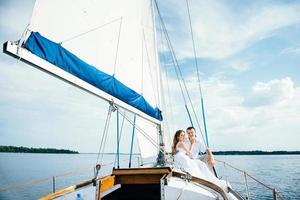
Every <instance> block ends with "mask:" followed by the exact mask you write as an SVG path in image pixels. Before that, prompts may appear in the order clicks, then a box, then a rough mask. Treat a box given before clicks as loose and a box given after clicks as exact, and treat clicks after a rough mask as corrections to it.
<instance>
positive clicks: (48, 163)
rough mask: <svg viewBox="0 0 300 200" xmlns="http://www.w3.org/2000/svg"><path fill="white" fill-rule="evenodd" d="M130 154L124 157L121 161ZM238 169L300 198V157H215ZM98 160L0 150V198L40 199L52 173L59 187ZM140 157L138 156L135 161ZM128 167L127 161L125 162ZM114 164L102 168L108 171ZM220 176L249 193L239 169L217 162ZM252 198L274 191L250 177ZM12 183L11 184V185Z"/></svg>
mask: <svg viewBox="0 0 300 200" xmlns="http://www.w3.org/2000/svg"><path fill="white" fill-rule="evenodd" d="M128 157H129V156H122V157H121V161H122V160H125V159H128ZM216 157H217V159H218V160H223V161H225V162H227V163H229V164H231V165H233V166H236V167H238V168H239V169H243V170H246V171H247V172H248V173H249V174H250V175H252V176H254V177H257V178H258V179H259V180H261V181H262V182H264V183H266V184H267V185H268V186H272V187H275V188H276V189H277V190H278V191H280V192H281V193H282V194H283V196H284V198H285V199H291V200H294V199H299V200H300V194H299V191H300V156H299V155H267V156H264V155H260V156H237V155H235V156H216ZM96 160H97V155H94V154H74V155H67V154H23V153H0V190H3V189H6V190H5V191H0V199H1V200H2V199H3V200H4V199H14V200H21V199H37V198H38V197H41V196H43V195H46V194H48V193H50V192H52V190H53V176H56V189H60V188H64V187H67V186H70V185H74V184H76V183H78V182H79V181H82V180H85V179H89V178H91V177H92V176H93V168H92V166H94V164H95V162H96ZM109 162H111V163H113V162H114V156H111V155H107V156H105V157H104V163H109ZM137 163H138V159H137V158H136V157H135V159H134V161H133V164H134V165H136V164H137ZM122 165H123V166H127V165H128V163H127V162H123V163H122ZM111 169H112V165H110V166H106V167H104V168H103V172H102V173H103V174H105V173H109V172H110V170H111ZM216 170H217V172H218V175H219V176H222V177H223V178H225V179H226V178H227V179H228V180H229V181H230V183H231V185H232V186H233V187H234V188H235V189H236V190H237V191H238V192H239V193H240V194H242V195H243V196H245V195H246V190H245V188H246V187H245V178H244V175H243V173H240V172H236V171H234V170H232V169H231V168H230V167H228V166H227V167H225V168H224V165H223V164H222V163H217V164H216ZM247 182H248V185H249V190H250V192H249V195H250V199H261V200H267V199H272V191H271V190H269V189H266V188H264V187H262V186H261V185H259V184H256V183H255V182H254V181H253V180H252V179H250V178H249V177H248V178H247ZM11 186H12V187H11Z"/></svg>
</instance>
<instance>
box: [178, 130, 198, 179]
mask: <svg viewBox="0 0 300 200" xmlns="http://www.w3.org/2000/svg"><path fill="white" fill-rule="evenodd" d="M184 138H185V132H184V131H183V130H178V131H176V133H175V135H174V139H173V146H172V154H173V156H174V161H175V167H176V168H178V169H183V170H185V171H187V172H189V173H190V174H191V175H193V176H197V177H199V174H200V173H201V172H200V170H199V168H198V165H197V163H196V162H194V160H192V159H191V158H190V157H189V156H188V155H187V154H188V153H189V152H191V150H192V149H193V146H194V144H191V146H190V147H187V146H186V145H185V144H184Z"/></svg>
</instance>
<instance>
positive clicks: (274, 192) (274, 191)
mask: <svg viewBox="0 0 300 200" xmlns="http://www.w3.org/2000/svg"><path fill="white" fill-rule="evenodd" d="M276 196H277V195H276V190H275V188H273V199H274V200H276V199H277V197H276Z"/></svg>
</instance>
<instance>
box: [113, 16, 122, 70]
mask: <svg viewBox="0 0 300 200" xmlns="http://www.w3.org/2000/svg"><path fill="white" fill-rule="evenodd" d="M122 22H123V18H122V17H121V19H120V27H119V34H118V42H117V50H116V56H115V63H114V73H113V76H114V75H115V74H116V66H117V59H118V52H119V43H120V36H121V28H122Z"/></svg>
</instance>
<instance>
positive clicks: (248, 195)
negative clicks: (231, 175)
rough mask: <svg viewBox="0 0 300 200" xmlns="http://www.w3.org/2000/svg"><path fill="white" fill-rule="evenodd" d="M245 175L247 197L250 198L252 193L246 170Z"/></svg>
mask: <svg viewBox="0 0 300 200" xmlns="http://www.w3.org/2000/svg"><path fill="white" fill-rule="evenodd" d="M244 177H245V186H246V193H247V199H248V200H250V193H249V187H248V181H247V174H246V172H244Z"/></svg>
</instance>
